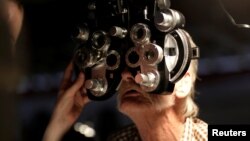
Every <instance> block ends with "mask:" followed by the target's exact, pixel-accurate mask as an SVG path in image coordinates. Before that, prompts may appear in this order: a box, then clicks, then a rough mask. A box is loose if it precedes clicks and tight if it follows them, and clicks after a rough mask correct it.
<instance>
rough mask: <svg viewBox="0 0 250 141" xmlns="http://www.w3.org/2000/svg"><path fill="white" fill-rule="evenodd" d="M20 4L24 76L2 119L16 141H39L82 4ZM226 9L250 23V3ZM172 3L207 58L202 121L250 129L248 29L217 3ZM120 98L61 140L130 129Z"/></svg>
mask: <svg viewBox="0 0 250 141" xmlns="http://www.w3.org/2000/svg"><path fill="white" fill-rule="evenodd" d="M20 2H21V4H22V5H23V9H24V19H23V26H22V30H21V33H20V37H19V38H18V41H17V45H16V46H17V52H16V53H17V54H18V56H19V57H18V58H17V59H19V62H18V67H19V68H25V69H21V70H22V73H21V74H19V75H18V79H17V81H16V83H15V86H16V87H15V88H13V89H15V95H13V99H14V100H13V101H11V102H10V103H8V102H6V103H7V104H5V105H1V109H2V111H4V112H3V113H0V116H1V117H3V115H1V114H6V113H9V115H7V116H6V115H4V117H7V118H4V119H5V120H6V121H8V122H7V123H10V124H11V126H8V125H7V124H5V125H6V127H13V128H15V132H16V136H17V137H15V138H16V140H17V141H38V140H41V138H42V136H43V133H44V130H45V128H46V126H47V123H48V121H49V118H50V116H51V112H52V110H53V106H54V104H55V101H56V97H57V91H58V86H59V84H60V81H61V78H62V74H63V71H64V69H65V67H66V65H67V64H68V63H69V61H70V60H71V58H72V54H73V50H74V47H73V46H72V40H71V37H70V36H71V31H72V29H73V28H74V27H75V26H76V24H77V22H79V18H80V17H81V8H82V7H83V4H84V0H75V1H69V0H36V1H32V0H21V1H20ZM222 2H223V4H224V6H225V8H226V9H227V10H228V12H229V13H230V14H231V15H232V16H233V17H234V19H235V21H236V22H237V23H244V24H250V18H249V17H250V16H249V13H250V1H248V0H222ZM171 4H172V5H171V8H172V9H176V10H178V11H180V12H181V13H183V15H184V16H185V18H186V27H185V29H186V30H187V31H188V32H189V33H190V35H191V36H192V37H193V39H194V41H195V43H196V44H197V45H198V46H199V47H200V51H201V58H200V62H199V73H198V75H199V80H198V81H197V92H198V94H197V96H196V99H195V100H196V101H197V103H198V105H199V107H200V115H199V117H200V118H201V119H203V120H205V121H206V122H208V123H209V124H250V112H249V108H250V102H249V99H250V94H249V92H250V29H247V28H239V27H236V26H234V25H233V24H232V22H231V21H230V19H229V18H228V16H227V14H226V13H225V11H223V9H222V7H221V6H220V4H219V2H218V1H217V0H199V1H198V0H185V1H184V0H172V1H171ZM8 63H9V62H7V63H6V64H8ZM1 76H4V75H1ZM9 77H11V76H7V78H9ZM1 79H3V78H1ZM115 99H116V97H115V96H113V97H112V98H111V99H108V100H107V101H102V102H92V103H91V104H89V105H88V106H87V108H86V109H84V111H83V114H82V116H81V117H80V119H79V121H78V122H77V123H76V124H75V125H74V126H73V127H72V129H71V130H70V131H69V132H68V133H67V134H66V135H65V137H64V139H63V140H65V141H69V140H86V141H87V140H98V141H103V140H105V139H106V137H107V136H108V135H109V134H110V133H112V132H114V131H116V130H117V129H119V128H121V127H122V126H125V125H127V124H130V123H131V121H130V120H129V119H128V118H126V117H124V116H123V115H121V114H120V113H118V111H117V110H116V101H115ZM11 110H14V111H11ZM6 111H7V112H6ZM83 115H84V116H83ZM1 117H0V120H1V119H2V118H1ZM2 122H4V120H2ZM80 128H82V130H79V129H80ZM86 130H87V131H86ZM0 131H1V132H0V136H2V135H4V134H5V131H4V129H2V130H0Z"/></svg>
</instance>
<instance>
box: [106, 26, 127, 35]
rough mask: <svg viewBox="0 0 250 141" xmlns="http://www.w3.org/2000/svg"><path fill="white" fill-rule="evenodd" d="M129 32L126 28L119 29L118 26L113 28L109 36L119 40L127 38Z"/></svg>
mask: <svg viewBox="0 0 250 141" xmlns="http://www.w3.org/2000/svg"><path fill="white" fill-rule="evenodd" d="M127 33H128V31H127V30H126V29H124V28H121V27H118V26H113V27H111V28H110V30H109V34H110V35H111V36H114V37H118V38H125V37H126V35H127Z"/></svg>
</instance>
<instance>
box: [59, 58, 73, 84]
mask: <svg viewBox="0 0 250 141" xmlns="http://www.w3.org/2000/svg"><path fill="white" fill-rule="evenodd" d="M72 73H73V62H72V61H71V62H70V63H69V64H68V66H67V67H66V69H65V71H64V75H63V80H62V84H61V88H66V87H67V86H68V84H69V83H71V77H72Z"/></svg>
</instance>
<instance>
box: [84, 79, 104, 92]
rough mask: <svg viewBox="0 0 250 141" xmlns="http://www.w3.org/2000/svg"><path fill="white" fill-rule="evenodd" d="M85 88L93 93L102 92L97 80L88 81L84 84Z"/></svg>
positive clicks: (99, 82)
mask: <svg viewBox="0 0 250 141" xmlns="http://www.w3.org/2000/svg"><path fill="white" fill-rule="evenodd" d="M85 88H86V89H89V90H92V91H95V92H101V91H103V85H102V83H101V81H100V80H97V79H89V80H86V82H85Z"/></svg>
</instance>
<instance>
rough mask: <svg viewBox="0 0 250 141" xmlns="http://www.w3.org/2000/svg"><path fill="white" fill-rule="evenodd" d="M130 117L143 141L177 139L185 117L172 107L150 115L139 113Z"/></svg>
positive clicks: (181, 130) (173, 140) (174, 140)
mask: <svg viewBox="0 0 250 141" xmlns="http://www.w3.org/2000/svg"><path fill="white" fill-rule="evenodd" d="M131 118H132V120H133V121H134V123H135V124H136V126H137V129H138V130H139V134H140V136H141V138H142V140H143V141H166V140H171V141H177V140H180V139H181V136H182V134H183V132H184V122H185V119H184V118H183V117H181V116H179V115H178V114H177V113H176V112H175V111H174V110H173V109H172V108H170V109H168V110H167V111H161V112H157V113H154V114H152V113H151V114H150V115H149V114H148V113H139V114H138V115H134V116H133V117H131Z"/></svg>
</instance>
